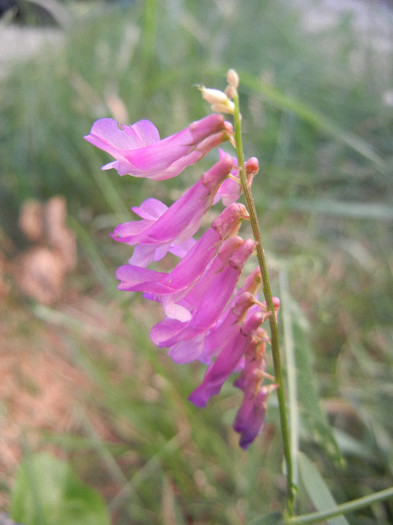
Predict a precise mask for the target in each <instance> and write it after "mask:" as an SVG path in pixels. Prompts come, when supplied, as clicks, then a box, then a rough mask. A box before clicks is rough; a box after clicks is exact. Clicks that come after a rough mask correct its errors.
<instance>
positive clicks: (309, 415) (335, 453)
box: [293, 307, 344, 466]
mask: <svg viewBox="0 0 393 525" xmlns="http://www.w3.org/2000/svg"><path fill="white" fill-rule="evenodd" d="M296 311H297V312H299V308H298V307H296ZM293 319H294V334H295V341H296V369H297V376H298V382H297V389H298V401H299V405H300V416H301V421H302V424H303V427H304V428H305V430H306V433H307V434H308V435H309V436H310V437H311V438H312V439H314V440H315V441H316V442H317V443H318V445H319V446H320V447H321V448H322V449H323V450H324V451H325V452H326V453H327V454H328V455H329V456H330V457H331V458H332V459H333V460H334V461H335V463H336V464H337V465H339V466H344V459H343V457H342V454H341V451H340V449H339V447H338V445H337V442H336V439H335V437H334V434H333V430H332V427H331V426H330V424H329V422H328V420H327V417H326V414H325V412H324V411H323V409H322V407H321V405H320V402H319V398H318V389H317V386H316V381H315V373H314V370H313V363H312V353H311V348H310V346H309V343H308V339H307V337H306V336H305V333H304V329H303V327H302V326H300V322H301V319H300V320H299V314H297V316H295V315H294V316H293Z"/></svg>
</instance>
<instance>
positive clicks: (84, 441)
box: [0, 0, 393, 525]
mask: <svg viewBox="0 0 393 525" xmlns="http://www.w3.org/2000/svg"><path fill="white" fill-rule="evenodd" d="M0 14H1V18H0V83H1V90H0V159H1V161H0V408H1V410H0V510H4V511H5V512H7V513H11V515H12V517H13V519H15V520H17V521H20V522H23V523H24V524H25V525H30V524H32V525H35V524H38V523H39V524H48V525H49V524H51V523H56V525H57V524H60V523H64V524H68V523H69V524H71V523H72V524H74V523H78V524H79V523H86V524H87V523H94V524H101V523H102V524H107V523H110V521H111V522H112V523H116V524H165V525H168V524H216V523H220V524H233V525H235V524H242V523H248V522H250V520H252V519H254V518H256V517H257V516H260V515H263V514H267V513H269V512H273V511H275V510H282V508H283V503H282V502H283V494H284V492H285V478H284V477H283V475H282V444H281V438H280V433H279V430H278V426H277V425H278V411H277V404H276V400H275V398H274V396H273V395H272V396H271V399H270V407H269V413H268V421H267V425H266V428H265V432H264V434H263V435H262V436H261V437H260V438H258V439H257V440H256V442H255V443H254V444H253V445H252V446H251V447H250V449H249V450H248V451H247V452H243V451H241V450H240V449H239V447H238V444H237V439H238V437H237V435H236V434H235V433H234V432H233V430H232V428H231V425H232V421H233V417H234V414H235V412H236V408H237V406H238V405H239V402H240V393H239V392H237V391H236V389H234V388H233V387H232V386H231V385H230V384H229V385H226V386H225V388H223V391H222V392H221V394H220V396H217V398H215V399H213V400H212V401H211V403H210V405H209V407H208V408H207V409H204V410H201V409H197V408H196V407H194V406H192V405H191V404H190V403H189V402H188V401H187V396H188V395H189V393H190V392H191V391H192V390H193V389H194V388H195V387H196V385H197V384H198V383H199V381H200V380H201V378H202V376H203V373H204V367H203V366H202V365H200V364H192V365H185V366H176V365H175V364H174V363H172V362H171V360H170V359H169V358H168V357H167V356H166V352H165V351H163V350H158V349H157V348H155V347H154V345H153V344H152V343H151V342H150V339H149V330H150V328H151V326H152V325H153V324H154V323H155V322H157V320H158V319H159V316H160V313H159V310H158V309H157V310H156V309H155V308H154V307H152V305H150V304H149V305H147V304H146V303H145V302H143V301H142V300H141V298H140V297H139V296H138V294H126V293H124V292H119V291H117V289H116V279H115V270H116V268H117V266H119V265H121V264H124V263H125V262H126V260H127V259H128V258H129V257H130V250H129V249H127V247H125V246H123V245H119V244H117V243H114V242H113V241H112V240H111V238H110V236H109V233H110V232H111V231H112V229H113V228H114V226H115V225H117V224H118V223H120V222H125V221H127V220H130V217H131V213H130V211H129V210H130V207H131V206H133V205H138V204H139V203H141V202H142V200H144V199H145V198H147V197H149V196H155V197H157V198H160V199H162V200H164V201H165V202H168V203H169V202H172V201H173V199H176V198H177V196H178V195H179V192H180V191H181V190H183V189H185V188H187V187H189V186H190V185H191V183H193V182H195V181H196V180H198V177H199V176H200V174H201V170H202V169H205V168H207V167H209V166H210V165H211V164H212V162H214V161H215V159H216V158H217V152H216V151H215V152H211V153H210V154H209V155H208V157H207V158H205V159H204V160H203V161H202V163H200V164H198V166H194V167H192V168H189V169H188V170H187V171H186V172H185V173H184V174H183V175H182V176H181V177H178V178H176V179H175V180H169V181H166V182H164V183H156V182H152V181H144V180H141V179H132V178H131V177H122V178H120V177H119V176H118V175H117V173H116V172H115V171H109V172H102V171H101V170H100V168H101V166H102V165H103V164H105V163H106V162H109V160H111V159H110V158H109V156H108V155H106V154H105V153H103V152H101V151H99V150H96V149H95V148H94V147H93V146H91V145H90V144H88V143H87V142H86V141H84V140H83V138H82V137H83V136H84V135H86V134H87V133H89V131H90V128H91V125H92V123H93V122H94V120H96V119H98V118H100V117H113V118H115V119H116V120H117V121H118V122H120V123H125V124H128V123H133V122H135V121H137V120H139V119H142V118H147V119H150V120H152V121H153V122H154V123H155V125H156V126H157V127H158V129H159V130H160V134H161V136H162V137H164V136H166V135H169V134H172V133H175V132H176V131H178V130H180V129H182V128H184V127H186V126H187V125H188V123H190V122H191V121H193V120H196V119H200V118H202V117H203V116H205V115H206V114H207V113H208V112H209V107H208V106H207V104H206V103H205V102H203V101H202V100H201V97H200V94H199V92H198V91H197V89H195V87H194V86H195V84H205V85H206V86H209V87H214V88H217V89H223V88H224V87H225V72H226V71H227V69H229V68H234V69H236V70H237V71H238V73H239V75H240V80H241V84H240V96H241V104H242V113H243V121H244V143H245V150H246V151H245V153H246V156H257V157H258V158H259V161H260V166H261V169H260V173H259V175H258V176H257V177H256V179H255V181H254V184H253V189H254V193H255V198H256V203H257V208H258V212H259V216H260V224H261V228H262V232H263V235H264V238H265V249H266V252H267V256H268V263H269V270H270V273H271V278H272V286H273V293H274V294H275V295H279V296H280V297H281V300H282V305H283V309H282V316H281V319H280V321H281V322H280V330H281V341H282V350H283V352H284V354H285V355H287V356H290V357H291V358H293V359H294V360H295V364H296V373H295V372H294V370H293V369H291V368H290V367H288V364H286V365H285V367H286V369H287V370H288V376H289V379H290V381H292V383H291V384H292V385H294V386H295V390H293V389H292V390H291V393H290V404H291V407H292V408H291V418H292V419H291V425H292V428H293V432H294V434H295V435H296V436H297V437H298V440H299V445H298V446H299V449H300V450H302V451H303V452H305V453H306V454H307V455H308V457H309V458H311V459H312V460H313V461H314V462H315V464H317V466H318V468H319V471H320V472H321V473H322V475H323V477H324V479H325V481H326V483H327V484H328V486H329V488H330V490H331V492H332V494H333V496H334V497H335V498H336V501H337V502H338V503H342V502H345V501H347V500H349V499H353V498H357V497H361V496H364V495H367V494H370V493H371V492H372V491H376V490H381V489H383V488H385V487H387V486H389V485H392V471H393V440H392V430H393V421H392V418H391V416H390V414H391V404H392V402H393V385H392V381H391V374H392V346H393V345H392V343H393V321H392V313H393V311H392V297H393V281H392V270H393V254H392V239H393V232H392V221H393V206H392V204H393V199H392V197H393V183H392V166H393V162H392V161H393V156H392V154H393V151H392V131H393V83H392V78H393V75H392V69H393V60H392V56H393V11H392V4H391V3H390V2H388V1H382V0H381V1H377V0H369V1H366V0H364V1H362V0H352V1H349V0H348V1H342V2H334V1H328V0H324V1H322V0H320V1H317V0H316V1H312V0H303V1H300V0H293V1H292V2H289V1H287V2H284V1H278V0H258V1H257V0H255V1H251V0H250V1H243V2H242V1H241V0H215V1H211V0H209V1H208V0H199V1H198V2H193V1H191V0H165V1H158V0H134V1H132V0H129V1H127V0H122V1H121V0H119V1H114V0H113V1H109V0H108V1H106V2H105V1H104V0H103V1H88V0H86V1H71V0H69V1H63V2H60V1H59V0H34V1H33V0H29V1H27V0H15V1H12V0H3V1H0ZM153 306H154V305H153ZM284 364H285V358H284ZM269 366H270V368H271V365H269ZM317 396H319V397H320V402H318V401H317ZM294 406H295V407H296V406H297V407H298V409H297V410H296V409H294ZM293 424H295V427H293ZM329 425H331V427H330V426H329ZM299 483H300V485H299V509H298V510H299V511H302V512H307V511H311V510H312V509H313V508H314V507H313V505H312V503H311V501H310V499H309V497H308V496H307V490H303V488H302V487H303V485H302V483H303V484H304V480H303V482H302V481H301V480H300V481H299ZM306 484H307V483H306ZM347 520H348V523H353V524H364V525H368V524H388V523H392V522H393V506H392V504H391V502H385V503H380V504H375V505H373V506H372V507H370V508H367V509H364V510H362V511H358V512H357V513H355V514H352V515H349V516H348V517H347ZM331 523H333V521H331ZM334 523H342V522H338V521H337V522H334Z"/></svg>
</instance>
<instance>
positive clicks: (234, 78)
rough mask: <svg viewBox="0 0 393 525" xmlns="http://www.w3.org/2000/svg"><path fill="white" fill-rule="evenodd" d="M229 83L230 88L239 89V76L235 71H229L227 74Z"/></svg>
mask: <svg viewBox="0 0 393 525" xmlns="http://www.w3.org/2000/svg"><path fill="white" fill-rule="evenodd" d="M227 82H228V84H229V85H230V86H232V87H234V88H235V89H237V88H238V87H239V75H238V74H237V73H236V71H235V70H234V69H229V71H228V72H227Z"/></svg>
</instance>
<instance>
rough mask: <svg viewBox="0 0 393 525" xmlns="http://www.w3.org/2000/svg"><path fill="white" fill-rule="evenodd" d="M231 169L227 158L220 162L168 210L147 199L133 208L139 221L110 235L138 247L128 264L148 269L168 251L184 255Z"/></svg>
mask: <svg viewBox="0 0 393 525" xmlns="http://www.w3.org/2000/svg"><path fill="white" fill-rule="evenodd" d="M232 167H233V163H232V160H231V159H230V158H229V157H226V158H224V159H222V160H220V161H219V162H217V163H216V164H214V165H213V166H212V167H211V168H210V170H208V171H207V172H205V173H204V174H203V175H202V177H201V179H200V180H199V181H198V182H197V183H196V184H194V186H192V187H191V188H190V189H189V190H188V191H187V192H186V193H184V195H183V196H182V197H180V199H178V200H177V201H176V202H174V203H173V204H172V206H171V207H170V208H168V207H167V206H166V205H165V204H163V203H162V202H160V201H159V200H157V199H147V200H146V201H145V202H144V203H143V204H142V205H141V206H140V207H139V208H132V209H133V211H135V212H136V213H137V214H138V215H139V216H142V217H143V218H142V220H141V221H131V222H126V223H124V224H120V225H119V226H117V227H116V228H115V230H114V232H113V234H112V237H113V238H114V239H115V240H116V241H119V242H124V243H127V244H130V245H132V246H133V245H137V246H136V247H135V249H134V253H133V255H132V257H131V259H130V263H131V264H134V265H136V266H147V265H148V264H149V263H150V262H151V261H159V260H161V259H162V258H163V257H164V256H165V255H166V254H167V253H168V251H169V252H171V253H174V254H175V255H179V256H180V257H182V256H184V255H185V253H186V252H187V250H188V249H189V248H190V244H189V243H188V244H187V249H184V243H185V242H186V243H187V241H189V239H190V238H191V237H192V235H194V233H195V232H196V231H197V230H198V228H199V225H200V222H201V219H202V217H203V215H204V214H205V213H206V211H207V210H208V209H209V208H210V206H211V205H212V204H213V201H214V197H215V195H216V192H217V190H218V188H219V186H220V184H221V182H222V181H223V179H224V178H225V177H227V176H228V174H229V173H230V171H231V169H232ZM192 244H193V242H192Z"/></svg>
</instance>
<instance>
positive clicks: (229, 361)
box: [188, 312, 263, 407]
mask: <svg viewBox="0 0 393 525" xmlns="http://www.w3.org/2000/svg"><path fill="white" fill-rule="evenodd" d="M262 319H263V314H262V313H261V312H256V313H254V314H253V315H252V317H250V319H248V321H246V323H245V324H244V326H243V327H242V328H241V329H240V330H239V331H238V333H237V335H236V337H234V338H233V339H232V340H231V341H230V342H229V344H228V345H227V346H226V347H225V348H224V349H223V350H222V351H221V352H220V354H219V355H218V357H217V359H216V360H215V361H214V363H213V364H212V365H210V366H209V368H208V369H207V371H206V374H205V377H204V378H203V381H202V383H201V384H200V385H199V386H198V388H196V389H195V390H194V391H193V392H192V393H191V395H190V396H189V398H188V399H189V400H190V401H191V402H192V403H194V405H196V406H199V407H205V406H206V404H207V402H208V401H209V399H210V398H211V396H214V395H216V394H218V393H219V392H220V390H221V387H222V385H223V384H224V382H225V381H226V379H228V377H229V376H230V374H231V373H232V372H233V371H234V370H235V369H236V367H237V365H238V363H239V361H240V359H241V358H242V356H243V354H244V352H245V351H246V349H247V347H248V345H249V344H250V342H251V339H252V337H253V335H254V333H255V332H256V330H257V329H258V327H259V326H260V324H261V322H262Z"/></svg>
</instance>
